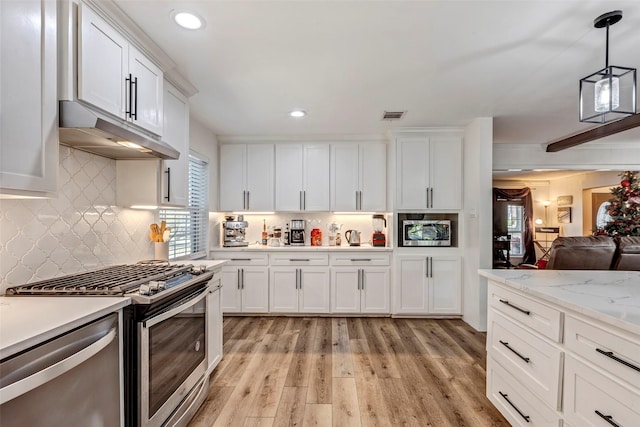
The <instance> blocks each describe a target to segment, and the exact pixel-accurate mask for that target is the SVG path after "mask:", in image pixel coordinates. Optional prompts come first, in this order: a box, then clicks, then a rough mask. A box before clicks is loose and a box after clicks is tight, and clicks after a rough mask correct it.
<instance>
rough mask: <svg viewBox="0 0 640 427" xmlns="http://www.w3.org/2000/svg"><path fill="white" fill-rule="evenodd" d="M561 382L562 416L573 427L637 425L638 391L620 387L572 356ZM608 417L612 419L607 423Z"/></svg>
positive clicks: (639, 414)
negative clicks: (562, 391)
mask: <svg viewBox="0 0 640 427" xmlns="http://www.w3.org/2000/svg"><path fill="white" fill-rule="evenodd" d="M564 378H565V384H564V390H565V393H564V394H565V396H564V415H565V417H566V419H567V421H568V422H569V423H571V424H572V425H575V426H581V427H587V426H594V427H599V426H608V425H618V426H625V427H626V426H637V425H638V420H640V390H638V389H634V388H631V387H627V386H623V385H622V384H621V383H619V382H617V381H615V380H614V379H612V378H610V377H608V376H606V375H604V374H602V373H601V372H600V371H599V370H596V369H595V368H592V367H589V366H587V365H585V364H584V363H582V362H580V361H578V360H577V359H575V358H574V357H572V356H571V355H567V359H566V363H565V374H564ZM636 384H637V382H636ZM607 417H611V418H609V419H608V421H607V419H606V418H607ZM614 423H615V424H614Z"/></svg>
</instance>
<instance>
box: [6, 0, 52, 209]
mask: <svg viewBox="0 0 640 427" xmlns="http://www.w3.org/2000/svg"><path fill="white" fill-rule="evenodd" d="M56 37H57V33H56V2H55V1H0V48H1V56H0V62H1V67H0V76H1V78H0V111H1V113H0V129H1V133H0V192H1V193H10V194H16V195H19V194H24V195H31V196H44V195H47V194H46V193H53V192H55V191H56V190H57V179H58V154H59V151H58V150H59V149H58V92H57V38H56ZM43 193H45V194H43Z"/></svg>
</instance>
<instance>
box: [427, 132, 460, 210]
mask: <svg viewBox="0 0 640 427" xmlns="http://www.w3.org/2000/svg"><path fill="white" fill-rule="evenodd" d="M430 158H431V164H430V170H431V176H430V188H431V190H430V191H431V192H432V193H431V197H432V202H431V207H432V208H433V209H460V208H461V207H462V139H461V138H435V137H434V138H431V141H430Z"/></svg>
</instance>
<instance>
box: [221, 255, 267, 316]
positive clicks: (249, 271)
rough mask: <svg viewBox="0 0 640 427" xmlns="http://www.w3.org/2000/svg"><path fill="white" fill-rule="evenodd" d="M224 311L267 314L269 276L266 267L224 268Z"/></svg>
mask: <svg viewBox="0 0 640 427" xmlns="http://www.w3.org/2000/svg"><path fill="white" fill-rule="evenodd" d="M222 310H223V311H224V312H225V313H267V312H268V311H269V274H268V268H266V267H239V266H238V267H236V266H230V267H223V268H222Z"/></svg>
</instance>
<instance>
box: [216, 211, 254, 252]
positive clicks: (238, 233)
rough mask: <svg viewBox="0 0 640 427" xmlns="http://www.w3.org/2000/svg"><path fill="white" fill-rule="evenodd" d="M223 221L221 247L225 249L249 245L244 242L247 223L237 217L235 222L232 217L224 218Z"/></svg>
mask: <svg viewBox="0 0 640 427" xmlns="http://www.w3.org/2000/svg"><path fill="white" fill-rule="evenodd" d="M224 219H225V222H223V223H222V231H223V234H224V243H223V246H224V247H226V248H229V247H240V246H249V243H248V242H246V241H245V234H246V232H247V230H246V229H247V227H248V226H249V223H248V222H247V221H244V217H243V216H242V215H238V220H237V221H236V220H235V218H234V217H233V216H232V215H231V216H225V217H224Z"/></svg>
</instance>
